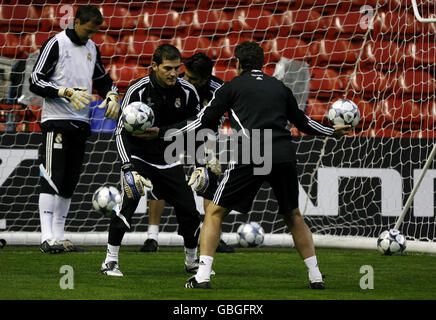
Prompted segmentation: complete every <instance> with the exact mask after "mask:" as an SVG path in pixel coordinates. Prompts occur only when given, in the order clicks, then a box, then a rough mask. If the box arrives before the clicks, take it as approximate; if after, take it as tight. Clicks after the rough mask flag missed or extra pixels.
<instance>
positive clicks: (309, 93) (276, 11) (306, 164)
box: [0, 0, 436, 253]
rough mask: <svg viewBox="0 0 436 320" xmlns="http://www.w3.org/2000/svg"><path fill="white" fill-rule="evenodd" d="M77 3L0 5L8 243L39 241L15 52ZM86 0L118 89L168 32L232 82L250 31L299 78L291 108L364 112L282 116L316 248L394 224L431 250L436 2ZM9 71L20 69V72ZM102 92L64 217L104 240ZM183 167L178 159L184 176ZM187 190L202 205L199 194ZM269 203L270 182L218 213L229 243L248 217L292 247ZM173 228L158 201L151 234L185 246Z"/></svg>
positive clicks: (144, 217)
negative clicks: (339, 128)
mask: <svg viewBox="0 0 436 320" xmlns="http://www.w3.org/2000/svg"><path fill="white" fill-rule="evenodd" d="M81 3H83V1H69V2H68V4H54V3H53V1H47V3H44V2H43V1H32V2H31V4H27V2H24V1H22V0H17V1H10V2H7V1H6V2H2V4H1V5H0V6H1V8H0V9H1V10H0V12H1V15H0V25H1V30H2V31H1V32H0V36H1V37H3V38H4V39H7V41H5V42H4V44H0V55H1V56H2V57H0V76H1V75H2V74H5V75H7V76H5V77H0V100H1V101H0V106H1V109H0V238H1V239H5V240H6V241H7V242H8V243H9V244H15V245H37V244H38V243H39V240H40V227H39V213H38V181H39V175H40V173H39V164H38V162H37V150H38V146H39V142H40V132H39V131H38V121H39V117H40V109H38V107H37V106H35V105H33V104H32V103H33V101H34V100H33V98H34V97H32V99H27V100H26V99H24V98H26V97H25V94H24V95H23V94H22V90H24V91H25V92H27V91H26V90H27V88H25V86H24V85H23V82H21V83H14V84H13V86H14V87H13V88H12V87H10V86H11V81H12V80H13V79H17V77H15V78H14V77H10V75H12V73H11V71H10V69H11V66H14V67H15V68H16V67H17V65H18V62H23V61H27V62H29V63H30V61H31V59H30V58H31V57H33V58H34V57H35V52H37V50H38V49H39V47H40V46H41V44H42V42H43V41H44V39H47V38H48V37H49V36H51V35H53V34H55V33H56V32H59V31H60V30H61V28H60V27H61V26H60V25H59V22H60V21H64V20H65V18H64V17H63V16H62V14H65V12H68V13H72V12H74V10H72V9H74V7H75V6H77V5H80V4H81ZM89 3H91V4H95V5H96V6H98V7H99V8H100V9H101V11H102V12H103V14H104V16H105V26H104V28H103V29H102V30H101V31H100V32H99V33H98V34H97V35H96V36H95V38H94V40H95V42H96V43H97V45H98V46H99V48H100V51H101V53H102V57H103V61H104V63H105V64H106V66H107V69H108V72H109V73H110V75H111V76H112V77H113V78H114V80H115V82H116V83H117V85H118V86H119V87H120V90H121V92H122V93H123V92H124V91H125V88H126V85H127V84H128V83H129V81H131V80H134V79H135V77H139V76H141V75H143V74H146V73H147V72H148V67H149V65H150V59H151V53H150V50H151V49H153V48H155V47H156V45H157V44H160V43H163V42H168V43H173V44H175V45H176V46H178V47H179V49H180V50H181V52H182V55H183V56H184V57H188V56H190V55H191V54H193V53H194V52H200V51H202V52H205V53H206V54H208V55H209V56H210V57H211V58H212V59H213V60H214V61H215V72H216V75H217V76H220V77H221V78H223V79H224V80H229V79H230V78H231V77H232V76H233V75H234V66H233V65H232V59H231V58H232V50H233V48H234V46H235V45H236V44H237V43H240V42H241V41H243V40H254V41H257V42H259V43H260V45H261V46H262V47H263V49H264V51H265V68H264V71H265V72H266V73H268V74H270V75H273V74H274V72H275V71H277V72H278V71H280V70H278V69H276V66H278V65H279V62H280V61H281V59H286V60H287V61H291V63H293V64H292V68H291V69H292V70H293V72H294V73H295V77H294V76H292V74H287V77H286V81H288V80H295V83H294V84H293V89H294V90H295V92H296V96H298V99H301V100H302V102H301V105H300V107H301V108H302V109H304V110H305V111H306V113H307V114H308V115H309V116H311V117H312V118H313V119H315V120H317V121H321V122H324V123H326V121H327V117H326V111H327V109H328V107H329V106H330V105H331V104H332V103H333V102H334V101H335V100H337V99H341V98H347V99H350V100H353V101H354V102H355V103H356V104H357V105H358V107H359V109H360V111H361V115H362V117H361V122H360V123H359V125H358V126H357V128H356V130H355V131H354V132H353V133H352V134H350V135H349V136H347V137H345V138H342V139H339V140H336V139H333V138H323V137H310V136H306V135H304V134H303V133H301V132H299V131H298V130H297V129H296V128H293V127H291V131H292V133H293V135H295V138H294V145H295V147H296V150H297V156H298V170H299V178H300V198H299V202H300V209H301V211H302V213H303V215H304V217H305V221H306V222H307V224H308V226H309V228H310V229H311V231H312V233H313V238H314V242H315V245H316V247H319V248H350V249H375V248H376V239H377V237H378V235H379V234H380V233H381V232H382V231H383V230H386V229H390V228H397V229H399V230H400V231H401V232H402V233H403V234H405V236H406V238H407V249H406V250H407V251H411V252H431V253H435V252H436V196H435V194H436V192H435V188H436V186H435V183H434V180H435V179H436V166H435V164H434V161H433V160H434V159H433V157H434V154H435V153H436V150H435V148H436V147H434V146H435V138H436V134H435V130H434V128H435V124H436V93H435V92H436V80H435V79H436V62H435V60H436V49H435V43H434V36H435V33H436V11H435V10H436V4H435V3H434V1H428V0H412V1H411V2H409V1H405V0H343V1H331V0H295V1H282V0H219V1H209V0H201V1H191V0H174V1H146V2H144V1H114V0H111V1H100V2H97V1H89ZM66 6H67V7H68V6H70V7H71V8H69V7H68V8H67V7H66ZM66 9H71V10H66ZM147 19H148V20H147ZM3 38H2V39H3ZM2 43H3V42H2ZM152 51H153V50H151V52H152ZM16 62H17V64H15V63H16ZM28 68H29V64H27V65H26V69H25V70H27V69H28ZM14 72H15V73H14V75H15V76H16V75H17V74H18V75H19V72H22V71H19V70H17V69H15V71H14ZM27 73H28V72H27ZM297 75H298V76H297ZM27 76H28V75H27ZM25 77H26V71H24V78H25ZM282 80H283V81H284V82H285V80H284V78H283V79H282ZM15 81H16V80H15ZM23 86H24V87H23ZM22 87H23V88H22ZM20 88H21V89H20ZM297 88H298V89H297ZM10 89H11V90H10ZM12 89H14V90H12ZM15 89H17V90H15ZM20 90H21V91H20ZM14 94H15V95H18V96H14ZM19 94H21V96H19ZM23 96H24V97H23ZM98 99H100V98H99V97H97V96H95V99H94V100H95V101H93V105H92V106H93V108H92V110H93V112H92V114H91V116H92V121H91V125H92V129H93V134H92V136H91V137H90V139H89V142H88V144H87V149H86V156H85V163H84V166H83V172H82V175H81V177H80V180H79V184H78V186H77V189H76V193H75V194H74V196H73V199H72V203H71V210H70V213H69V216H68V219H67V225H66V235H67V237H68V238H69V239H70V240H72V241H73V242H75V243H77V244H80V245H105V244H106V242H107V229H108V225H109V220H108V219H107V218H103V217H101V216H100V215H99V214H97V213H96V212H94V210H93V209H92V204H91V198H92V195H93V193H94V191H95V190H96V189H97V188H98V187H100V186H101V185H103V184H109V185H113V186H116V187H118V188H119V169H120V168H119V159H118V155H117V151H116V146H115V142H114V136H113V127H112V126H111V123H108V122H107V121H104V120H103V117H102V115H101V114H100V113H99V111H98V109H95V108H94V106H95V105H96V104H98V101H97V100H98ZM35 104H36V103H35ZM190 170H192V168H190V167H186V174H187V175H189V173H190ZM196 200H197V201H198V209H199V210H200V212H201V211H202V210H203V209H202V205H201V199H198V198H196ZM146 207H147V203H146V200H145V198H144V200H143V203H142V205H141V207H140V208H139V209H138V210H137V212H136V214H135V215H134V217H133V223H132V230H131V232H128V233H126V235H125V238H124V242H123V243H124V244H126V245H132V246H140V245H141V244H142V243H143V242H144V240H145V238H146V232H147V224H148V213H147V208H146ZM276 212H277V202H276V201H275V197H274V194H273V193H272V192H271V189H270V187H269V185H267V184H265V185H263V186H262V188H261V190H260V192H259V193H258V195H257V196H256V199H255V201H254V202H253V206H252V210H251V212H250V215H243V214H237V213H231V214H230V215H229V216H228V217H227V218H226V219H225V221H224V223H223V238H224V240H225V241H227V242H228V243H229V244H233V245H237V243H236V239H237V238H236V230H237V228H238V226H239V225H240V224H241V223H243V222H246V221H248V220H251V221H256V222H259V223H260V224H261V225H262V226H263V228H264V229H265V232H266V237H265V241H264V245H265V246H272V247H288V246H293V241H292V237H291V236H290V234H289V233H288V231H287V229H286V227H285V225H284V223H283V222H282V221H281V219H280V217H279V216H277V215H276ZM177 226H178V225H177V221H176V219H175V215H174V212H173V208H172V207H171V206H169V205H168V204H167V205H166V206H165V211H164V214H163V216H162V219H161V227H160V234H159V243H160V245H162V246H166V245H168V246H179V245H181V244H182V241H181V237H180V236H178V235H177Z"/></svg>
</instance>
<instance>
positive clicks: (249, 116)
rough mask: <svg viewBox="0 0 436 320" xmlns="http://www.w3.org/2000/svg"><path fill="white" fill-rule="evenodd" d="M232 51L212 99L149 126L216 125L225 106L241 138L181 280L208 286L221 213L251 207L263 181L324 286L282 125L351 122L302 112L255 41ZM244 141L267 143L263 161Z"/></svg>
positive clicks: (200, 174) (316, 284) (178, 130)
mask: <svg viewBox="0 0 436 320" xmlns="http://www.w3.org/2000/svg"><path fill="white" fill-rule="evenodd" d="M235 57H236V59H235V61H236V70H237V72H238V76H237V77H235V78H233V79H232V80H231V81H229V82H227V83H225V84H224V85H223V86H221V88H219V89H218V90H216V91H215V95H214V98H213V99H212V101H211V102H210V103H209V104H208V105H207V106H206V107H205V108H203V109H202V110H201V111H200V113H199V114H198V115H197V116H196V117H195V118H193V119H191V120H186V121H183V122H181V123H178V124H175V125H171V126H162V127H160V128H150V129H149V130H148V132H149V138H152V137H153V136H156V133H157V136H158V137H165V138H170V137H171V136H177V135H179V134H183V133H186V132H189V131H192V130H198V129H200V128H209V129H211V130H215V129H216V127H217V123H218V121H219V120H220V118H221V117H222V115H223V114H224V113H225V112H228V114H229V119H230V124H231V126H232V130H233V131H234V132H235V131H236V132H239V133H240V134H238V136H239V137H240V138H241V139H240V140H239V141H238V144H237V147H235V148H233V149H232V151H237V155H238V157H235V159H233V160H232V161H230V162H229V164H228V167H227V169H226V171H225V172H224V177H223V179H222V181H221V183H220V185H219V186H218V189H217V191H216V192H215V194H214V198H213V201H212V203H211V204H210V205H209V206H208V207H207V210H206V215H205V218H204V223H203V226H202V231H201V236H200V264H199V268H198V272H197V274H196V275H195V276H193V277H191V278H190V279H189V280H188V282H187V283H186V284H185V287H187V288H210V275H211V272H212V263H213V259H214V255H215V250H216V247H217V244H218V241H219V238H220V232H221V224H222V219H223V218H224V217H225V216H226V215H227V214H228V213H229V212H230V210H232V209H233V210H236V211H239V212H249V210H250V208H251V205H252V202H253V199H254V197H255V196H256V193H257V192H258V190H259V188H260V187H261V185H262V183H263V182H264V181H267V182H269V183H270V185H271V188H272V189H273V191H274V194H275V196H276V198H277V201H278V205H279V210H278V213H279V214H280V215H281V216H282V217H283V220H284V221H285V223H286V225H287V226H288V228H289V229H290V231H291V233H292V237H293V239H294V243H295V247H296V249H297V251H298V252H299V254H300V256H301V257H302V259H303V260H304V262H305V264H306V266H307V268H308V273H309V281H310V287H311V288H313V289H324V282H323V280H322V275H321V272H320V271H319V269H318V263H317V259H316V255H315V248H314V245H313V240H312V234H311V232H310V229H309V228H308V226H307V225H306V223H305V221H304V219H303V217H302V216H301V213H300V210H299V209H298V177H297V168H296V153H295V149H294V146H293V144H292V137H291V132H290V130H289V128H288V127H287V125H288V121H289V122H291V123H293V124H295V125H296V127H297V128H298V129H299V130H301V131H303V132H305V133H307V134H312V135H325V136H336V137H340V136H343V135H344V134H347V133H348V132H349V131H350V128H351V126H338V125H336V126H335V127H330V126H324V125H322V124H320V123H318V122H315V121H313V120H311V119H310V118H309V117H308V116H306V115H305V114H304V112H303V111H301V110H300V109H299V108H298V105H297V102H296V100H295V98H294V96H293V94H292V91H291V90H290V89H289V88H287V87H286V86H285V85H284V84H283V83H282V82H281V81H279V80H277V79H276V78H274V77H270V76H268V75H266V74H264V73H263V72H262V71H261V69H262V66H263V60H264V53H263V50H262V48H261V47H260V46H259V45H258V44H257V43H255V42H243V43H242V44H240V45H238V46H237V47H236V49H235ZM170 129H172V130H170ZM246 143H249V144H250V145H251V146H252V148H253V149H254V148H255V146H256V143H257V145H258V146H263V147H264V150H263V151H264V153H263V156H264V158H263V160H264V161H263V163H260V162H258V161H257V160H259V159H258V158H256V157H255V156H256V154H255V153H254V152H253V150H251V151H250V149H248V150H247V149H244V148H245V147H246ZM244 146H245V147H244ZM244 151H248V152H244ZM258 151H259V150H258ZM260 151H262V150H260ZM247 155H249V156H251V157H250V158H249V159H248V160H249V161H247V158H245V159H244V156H247ZM195 177H197V183H198V184H197V186H196V187H195V189H198V188H203V187H204V186H206V185H207V169H205V168H197V169H196V170H195V171H194V173H193V175H192V176H191V180H192V179H193V178H195Z"/></svg>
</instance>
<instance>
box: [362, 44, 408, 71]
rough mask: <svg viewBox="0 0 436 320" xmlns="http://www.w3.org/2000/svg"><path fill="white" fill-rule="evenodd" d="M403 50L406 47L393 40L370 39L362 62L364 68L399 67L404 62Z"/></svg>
mask: <svg viewBox="0 0 436 320" xmlns="http://www.w3.org/2000/svg"><path fill="white" fill-rule="evenodd" d="M403 52H404V49H400V47H399V46H398V45H397V44H396V43H395V42H392V41H368V42H367V43H366V44H365V46H364V48H363V52H362V56H361V59H362V60H361V62H360V63H361V66H363V67H364V68H376V69H380V70H387V69H397V68H398V66H399V65H402V63H403V62H404V59H403Z"/></svg>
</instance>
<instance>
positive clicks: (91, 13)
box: [76, 5, 104, 26]
mask: <svg viewBox="0 0 436 320" xmlns="http://www.w3.org/2000/svg"><path fill="white" fill-rule="evenodd" d="M76 19H79V20H80V24H85V23H88V22H89V21H92V22H93V23H94V24H95V25H96V26H99V25H101V24H102V23H103V22H104V18H103V15H102V14H101V12H100V10H98V9H97V8H96V7H94V6H91V5H86V6H80V7H79V8H78V9H77V12H76Z"/></svg>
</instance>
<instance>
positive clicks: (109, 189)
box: [92, 186, 121, 217]
mask: <svg viewBox="0 0 436 320" xmlns="http://www.w3.org/2000/svg"><path fill="white" fill-rule="evenodd" d="M119 203H121V194H120V192H119V191H118V189H117V188H115V187H113V186H102V187H100V188H98V189H97V190H96V191H95V192H94V195H93V197H92V206H93V207H94V210H95V211H97V212H98V213H100V214H101V215H103V216H105V217H110V216H111V215H112V210H114V209H115V206H116V205H117V204H119Z"/></svg>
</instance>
